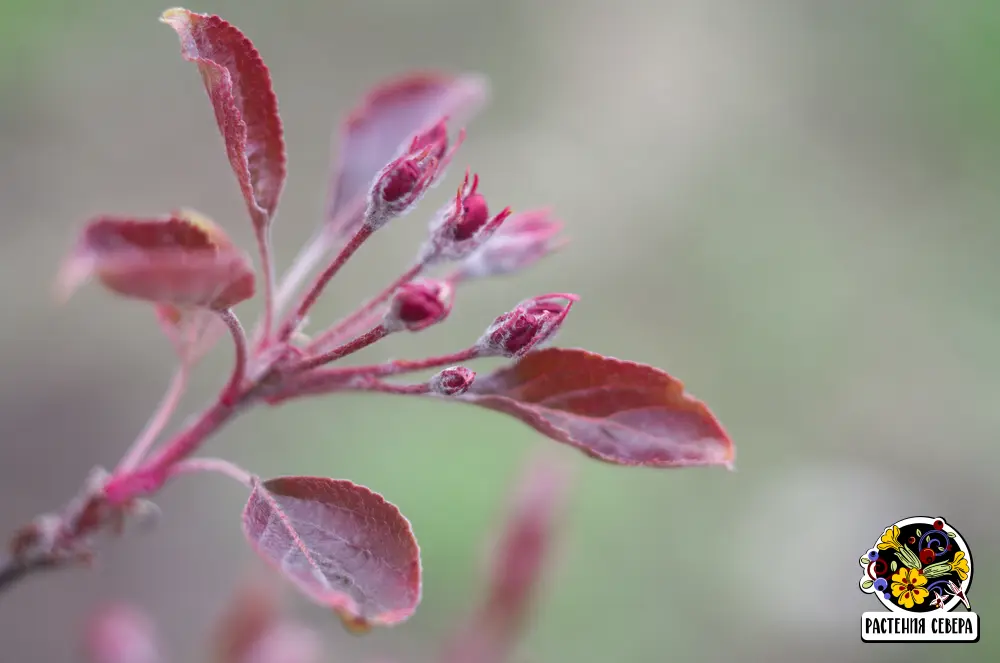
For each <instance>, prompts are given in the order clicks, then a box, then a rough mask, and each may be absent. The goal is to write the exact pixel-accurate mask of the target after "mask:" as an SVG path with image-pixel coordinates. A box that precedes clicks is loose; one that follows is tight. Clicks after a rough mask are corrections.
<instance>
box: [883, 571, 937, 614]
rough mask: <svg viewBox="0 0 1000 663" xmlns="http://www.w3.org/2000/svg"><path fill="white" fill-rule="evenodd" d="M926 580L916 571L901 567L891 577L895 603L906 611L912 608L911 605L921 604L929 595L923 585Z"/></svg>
mask: <svg viewBox="0 0 1000 663" xmlns="http://www.w3.org/2000/svg"><path fill="white" fill-rule="evenodd" d="M926 584H927V578H925V577H924V574H923V573H921V572H920V571H919V570H918V569H908V568H906V567H905V566H903V567H901V568H900V569H899V571H898V572H896V574H895V575H893V576H892V595H893V596H895V597H896V602H897V603H899V605H901V606H903V607H904V608H906V609H907V610H910V609H912V608H913V604H914V603H916V604H918V605H919V604H921V603H923V602H924V599H925V598H927V596H928V595H929V594H930V592H928V591H927V588H926V587H924V585H926Z"/></svg>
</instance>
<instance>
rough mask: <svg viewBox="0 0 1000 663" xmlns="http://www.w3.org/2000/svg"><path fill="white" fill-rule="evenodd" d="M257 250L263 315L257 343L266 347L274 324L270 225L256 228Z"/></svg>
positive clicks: (273, 277)
mask: <svg viewBox="0 0 1000 663" xmlns="http://www.w3.org/2000/svg"><path fill="white" fill-rule="evenodd" d="M256 229H257V230H256V236H257V249H258V251H259V252H260V266H261V269H262V270H263V272H264V315H263V317H262V319H261V323H260V329H259V336H258V339H257V342H258V344H259V345H260V346H263V345H266V344H267V342H268V340H269V339H270V337H271V326H272V325H273V324H274V290H275V287H276V286H275V276H274V263H273V258H272V256H271V253H272V252H271V224H270V222H268V223H266V224H264V225H263V226H260V225H258V226H256Z"/></svg>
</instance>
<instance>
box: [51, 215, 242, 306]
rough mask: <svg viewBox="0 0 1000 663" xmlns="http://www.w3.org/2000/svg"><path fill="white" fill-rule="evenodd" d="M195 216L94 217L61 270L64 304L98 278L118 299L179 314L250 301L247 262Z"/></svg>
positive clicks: (59, 286) (212, 226) (213, 228)
mask: <svg viewBox="0 0 1000 663" xmlns="http://www.w3.org/2000/svg"><path fill="white" fill-rule="evenodd" d="M194 214H195V213H192V212H178V213H175V214H173V215H170V216H165V217H159V218H146V219H142V218H134V217H112V216H104V217H98V218H96V219H93V220H92V221H90V223H88V224H87V226H86V227H85V228H84V230H83V232H82V233H81V235H80V237H79V239H78V240H77V243H76V246H75V247H74V249H73V251H72V252H71V253H70V255H69V257H68V258H67V259H66V260H65V261H64V263H63V265H62V268H61V269H60V271H59V275H58V277H57V279H56V290H57V294H58V295H59V296H60V297H63V298H66V297H68V296H70V295H71V294H72V293H73V292H74V291H75V290H76V289H77V288H78V287H79V286H80V285H82V284H83V282H84V281H86V280H87V279H88V278H90V277H91V276H96V277H97V278H98V279H99V280H100V281H101V282H102V283H103V284H104V286H105V287H107V288H108V289H109V290H112V291H114V292H116V293H118V294H120V295H124V296H126V297H133V298H137V299H144V300H146V301H151V302H155V303H158V304H168V305H172V306H175V307H181V308H185V307H204V308H212V309H224V308H228V307H230V306H234V305H235V304H238V303H239V302H241V301H243V300H245V299H248V298H250V297H252V296H253V294H254V274H253V268H252V267H251V265H250V259H249V258H248V257H247V255H246V254H245V253H244V252H242V251H240V250H239V249H237V248H235V247H234V246H233V245H232V243H231V242H229V240H228V239H227V238H226V237H225V235H224V234H223V233H222V231H221V229H219V228H218V227H217V226H215V224H212V223H211V222H210V221H208V220H207V219H205V217H202V216H201V215H197V216H193V215H194ZM185 215H188V216H185ZM164 312H166V310H165V311H164ZM168 317H170V318H177V317H179V311H174V312H171V313H169V314H168Z"/></svg>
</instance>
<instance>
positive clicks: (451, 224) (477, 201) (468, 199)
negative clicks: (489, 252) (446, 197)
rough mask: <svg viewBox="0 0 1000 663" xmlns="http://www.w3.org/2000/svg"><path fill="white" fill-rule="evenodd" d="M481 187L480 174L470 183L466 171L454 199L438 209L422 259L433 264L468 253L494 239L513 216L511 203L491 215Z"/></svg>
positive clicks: (458, 257)
mask: <svg viewBox="0 0 1000 663" xmlns="http://www.w3.org/2000/svg"><path fill="white" fill-rule="evenodd" d="M478 188H479V176H478V175H474V176H473V177H472V182H471V183H470V182H469V173H468V172H466V173H465V179H464V180H463V182H462V186H461V187H459V189H458V193H457V194H456V195H455V198H454V200H452V201H451V202H450V203H449V204H448V205H446V206H445V207H444V209H442V210H441V211H440V212H438V216H437V218H435V219H434V221H433V222H432V223H431V236H430V239H429V240H428V241H427V244H425V245H424V248H423V251H422V253H421V256H420V261H421V262H423V263H425V264H430V263H436V262H441V261H443V260H457V259H460V258H464V257H466V256H468V255H469V254H471V253H472V252H473V251H475V250H476V249H478V248H479V247H480V246H482V245H483V243H484V242H486V241H487V240H488V239H490V237H492V236H493V233H495V232H496V231H497V229H498V228H500V226H501V225H502V224H503V222H504V220H505V219H506V218H507V217H508V216H510V208H509V207H507V208H504V209H503V210H501V211H500V213H499V214H497V215H496V216H494V217H493V218H492V219H491V218H490V210H489V206H488V205H487V203H486V198H484V197H483V195H482V194H481V193H479V192H478V191H477V189H478Z"/></svg>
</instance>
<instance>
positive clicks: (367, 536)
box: [243, 477, 421, 630]
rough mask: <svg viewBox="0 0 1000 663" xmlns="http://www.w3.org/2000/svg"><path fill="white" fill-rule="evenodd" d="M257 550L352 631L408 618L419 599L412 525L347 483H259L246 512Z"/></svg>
mask: <svg viewBox="0 0 1000 663" xmlns="http://www.w3.org/2000/svg"><path fill="white" fill-rule="evenodd" d="M243 532H244V534H245V535H246V537H247V540H248V541H249V542H250V545H251V546H252V547H253V549H254V550H255V551H256V552H257V554H258V555H259V556H260V557H261V558H263V559H264V560H265V561H267V562H268V563H269V564H271V566H273V567H274V568H275V569H277V570H278V571H279V572H280V573H281V574H282V575H283V576H284V577H285V578H286V579H287V580H289V581H290V582H291V583H292V584H294V585H295V586H296V587H297V588H298V589H299V590H300V591H302V592H303V593H304V594H305V595H306V596H308V597H309V598H311V599H312V600H314V601H316V602H317V603H319V604H321V605H325V606H328V607H330V608H332V609H333V610H334V611H335V612H337V614H338V615H339V616H340V617H341V619H342V620H343V621H344V624H345V625H346V626H348V628H350V629H352V630H365V629H366V628H368V627H370V626H372V625H383V626H388V625H392V624H396V623H399V622H401V621H403V620H405V619H407V618H408V617H409V616H410V615H411V614H413V611H414V610H415V609H416V607H417V604H418V603H419V602H420V573H421V571H420V550H419V548H418V547H417V541H416V539H415V538H414V537H413V532H412V530H411V529H410V523H409V522H408V521H407V520H406V518H404V517H403V515H402V514H401V513H400V512H399V509H397V508H396V507H395V506H393V505H392V504H390V503H389V502H387V501H386V500H385V499H384V498H382V496H381V495H378V494H377V493H374V492H372V491H371V490H369V489H368V488H365V487H364V486H359V485H357V484H354V483H352V482H350V481H346V480H337V479H327V478H322V477H281V478H277V479H271V480H269V481H265V482H263V483H258V484H257V485H256V486H255V487H254V490H253V492H252V494H251V495H250V500H249V501H248V502H247V505H246V509H245V510H244V512H243Z"/></svg>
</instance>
